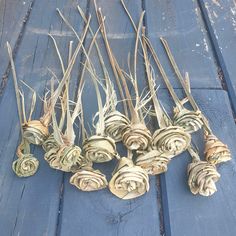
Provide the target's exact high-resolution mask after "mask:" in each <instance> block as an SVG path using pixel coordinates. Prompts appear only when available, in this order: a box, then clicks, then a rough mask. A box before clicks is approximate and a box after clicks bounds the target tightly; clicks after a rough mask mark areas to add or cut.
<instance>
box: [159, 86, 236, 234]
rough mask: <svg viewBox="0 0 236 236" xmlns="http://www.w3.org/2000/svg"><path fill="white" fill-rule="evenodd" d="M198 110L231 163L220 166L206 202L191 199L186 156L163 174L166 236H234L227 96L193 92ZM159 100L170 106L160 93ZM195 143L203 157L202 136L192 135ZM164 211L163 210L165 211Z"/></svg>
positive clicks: (233, 133) (235, 131)
mask: <svg viewBox="0 0 236 236" xmlns="http://www.w3.org/2000/svg"><path fill="white" fill-rule="evenodd" d="M193 95H194V97H195V98H196V100H197V102H198V104H199V106H200V108H201V109H202V111H203V112H204V114H205V115H206V117H207V118H208V119H209V121H210V125H211V127H212V129H213V132H214V133H215V135H216V136H217V137H219V138H220V139H221V140H222V141H223V142H224V143H226V144H227V145H228V146H229V148H230V150H231V151H232V157H233V159H232V161H230V162H228V163H226V164H222V166H219V168H218V170H219V172H220V174H221V178H220V180H219V181H218V182H217V188H218V191H217V192H216V193H215V195H213V196H211V197H209V198H206V197H201V196H194V195H192V194H191V192H190V191H189V189H188V185H187V165H188V163H190V156H189V155H188V153H185V154H182V155H180V156H179V157H176V158H174V159H173V161H172V162H171V164H170V165H169V168H168V169H169V170H168V172H167V173H166V174H165V177H164V181H165V182H164V184H165V186H164V187H165V188H166V189H165V195H164V196H162V197H163V198H165V201H166V205H167V206H168V212H167V216H169V223H170V225H169V226H168V225H167V226H166V228H168V230H169V235H172V236H177V235H193V236H200V235H201V236H202V235H208V236H213V235H214V236H220V235H227V236H230V235H235V234H236V226H235V220H236V210H235V209H236V201H235V195H236V190H235V184H236V178H235V167H236V163H235V158H234V157H235V154H236V148H235V138H236V128H235V123H234V120H233V116H232V112H231V108H230V104H229V100H228V96H227V93H226V92H225V91H222V90H198V89H195V90H193ZM160 98H161V100H162V101H163V103H164V105H165V104H170V103H169V102H168V100H170V98H168V95H167V92H166V91H165V90H162V91H160ZM194 143H195V144H197V146H198V147H199V150H200V153H201V156H202V157H203V140H202V136H201V134H200V133H199V134H196V135H194ZM165 210H166V209H165V208H164V211H165Z"/></svg>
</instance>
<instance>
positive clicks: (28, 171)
mask: <svg viewBox="0 0 236 236" xmlns="http://www.w3.org/2000/svg"><path fill="white" fill-rule="evenodd" d="M38 167H39V161H38V160H37V158H35V157H34V156H33V155H32V154H25V155H22V157H20V158H18V159H17V160H15V161H14V162H13V163H12V169H13V171H14V172H15V173H16V175H17V176H19V177H29V176H32V175H34V174H35V173H36V172H37V170H38Z"/></svg>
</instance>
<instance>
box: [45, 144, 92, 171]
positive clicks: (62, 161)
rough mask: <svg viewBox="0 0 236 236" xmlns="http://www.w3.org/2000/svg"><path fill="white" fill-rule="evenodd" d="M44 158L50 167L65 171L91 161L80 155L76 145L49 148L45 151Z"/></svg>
mask: <svg viewBox="0 0 236 236" xmlns="http://www.w3.org/2000/svg"><path fill="white" fill-rule="evenodd" d="M44 158H45V160H47V161H48V163H49V165H50V166H51V167H52V168H54V169H58V170H62V171H65V172H70V171H71V168H72V167H74V166H86V165H88V164H89V163H91V161H90V160H88V159H87V158H86V157H83V156H82V155H81V149H80V147H78V146H76V145H70V146H67V145H64V146H61V147H60V148H54V149H51V150H49V151H48V152H46V153H45V156H44Z"/></svg>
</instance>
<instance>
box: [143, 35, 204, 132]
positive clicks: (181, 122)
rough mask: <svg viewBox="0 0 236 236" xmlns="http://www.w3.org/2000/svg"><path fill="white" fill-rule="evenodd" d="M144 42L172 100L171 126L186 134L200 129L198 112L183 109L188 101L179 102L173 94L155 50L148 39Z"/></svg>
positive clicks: (199, 114) (200, 120)
mask: <svg viewBox="0 0 236 236" xmlns="http://www.w3.org/2000/svg"><path fill="white" fill-rule="evenodd" d="M145 41H146V43H147V46H148V48H149V49H150V51H151V53H152V56H153V59H154V61H155V63H156V65H157V67H158V69H159V71H160V74H161V76H162V78H163V80H164V82H165V84H166V86H167V89H168V90H169V92H170V95H171V97H172V98H173V100H174V102H175V104H176V107H175V109H174V118H173V124H174V125H176V126H180V127H182V128H183V129H184V130H185V131H186V132H188V133H193V132H196V131H198V130H199V129H201V127H202V125H203V122H202V116H201V112H200V110H199V109H198V110H194V111H191V110H188V109H187V108H185V107H184V104H185V103H186V102H188V99H186V98H185V99H183V100H180V99H179V97H178V96H177V94H176V93H175V91H174V89H173V87H172V85H171V83H170V81H169V78H168V76H167V74H166V72H165V70H164V68H163V67H162V65H161V62H160V60H159V58H158V56H157V54H156V53H155V50H154V48H153V46H152V44H151V42H150V40H149V39H148V38H145Z"/></svg>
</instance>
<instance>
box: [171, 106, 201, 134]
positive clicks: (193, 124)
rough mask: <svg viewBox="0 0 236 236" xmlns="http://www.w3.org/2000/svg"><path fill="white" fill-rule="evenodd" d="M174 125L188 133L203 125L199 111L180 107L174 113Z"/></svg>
mask: <svg viewBox="0 0 236 236" xmlns="http://www.w3.org/2000/svg"><path fill="white" fill-rule="evenodd" d="M174 125H176V126H180V127H182V128H183V129H184V130H185V131H186V132H188V133H193V132H196V131H198V130H199V129H201V128H202V125H203V122H202V115H201V111H199V110H198V111H189V110H187V109H185V108H183V109H181V110H180V111H178V112H176V113H175V116H174Z"/></svg>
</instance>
